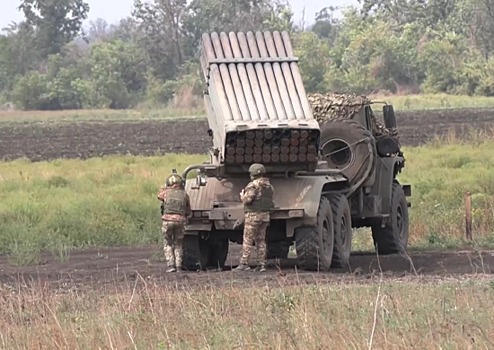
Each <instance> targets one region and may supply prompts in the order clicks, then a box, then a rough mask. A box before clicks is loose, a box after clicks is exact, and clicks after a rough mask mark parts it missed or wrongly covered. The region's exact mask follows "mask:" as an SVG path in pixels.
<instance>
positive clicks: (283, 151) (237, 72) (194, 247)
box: [182, 31, 410, 271]
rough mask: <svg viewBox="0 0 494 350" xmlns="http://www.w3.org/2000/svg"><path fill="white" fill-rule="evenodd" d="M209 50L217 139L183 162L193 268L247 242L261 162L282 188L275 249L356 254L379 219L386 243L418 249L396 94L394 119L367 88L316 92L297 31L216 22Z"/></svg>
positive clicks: (313, 264) (208, 101) (327, 258)
mask: <svg viewBox="0 0 494 350" xmlns="http://www.w3.org/2000/svg"><path fill="white" fill-rule="evenodd" d="M200 51H201V58H200V62H201V67H202V71H203V74H204V79H205V83H206V89H205V92H204V103H205V107H206V112H207V121H208V125H209V129H208V130H207V132H208V133H209V136H210V137H211V139H212V147H211V149H210V152H209V153H210V160H209V161H208V162H206V163H204V164H195V165H190V166H188V167H187V168H186V169H185V170H184V171H183V173H182V176H183V177H184V178H187V181H186V191H187V192H188V194H189V196H190V199H191V206H192V211H193V214H192V217H191V218H190V219H189V221H188V224H187V226H186V236H185V243H184V244H185V245H184V250H185V252H184V254H185V256H184V266H185V267H186V268H188V269H197V268H207V267H209V266H211V267H215V268H216V267H220V268H222V267H224V265H225V261H226V258H227V254H228V249H229V246H230V243H231V242H233V243H238V244H241V243H242V229H243V227H242V225H239V224H238V223H239V222H241V221H242V218H243V216H244V213H243V204H242V202H241V201H240V195H239V193H240V191H241V190H242V188H244V187H245V186H246V185H247V183H248V182H249V181H250V180H249V173H248V169H249V166H250V165H251V164H253V163H262V164H263V165H264V166H265V167H266V170H267V176H269V178H270V180H271V183H272V185H273V186H274V189H275V197H274V202H275V208H274V209H273V210H272V211H271V222H270V226H269V228H268V232H267V243H268V258H281V259H283V258H287V256H288V253H289V248H290V247H291V246H293V245H294V246H295V251H296V255H297V259H298V266H299V267H300V268H302V269H305V270H310V271H318V270H329V269H330V268H331V267H342V266H343V267H345V266H348V264H349V259H350V252H351V249H352V231H353V230H352V228H358V227H370V228H371V229H372V237H373V239H374V242H375V247H376V249H377V251H378V252H379V253H380V254H390V253H399V252H404V251H405V250H406V246H407V242H408V230H409V229H408V207H409V203H408V202H407V198H406V197H407V196H410V186H409V185H401V184H400V183H399V182H398V180H397V179H396V176H397V175H398V174H399V172H400V171H401V170H402V168H403V167H404V164H405V159H404V157H403V153H402V151H401V150H400V145H399V141H398V139H397V132H396V121H395V116H394V111H393V107H392V106H390V105H384V106H383V119H384V124H385V125H382V124H381V123H380V122H379V121H378V120H377V118H376V117H375V115H374V113H373V111H372V109H371V105H372V103H371V102H370V101H368V100H367V99H366V98H365V97H362V96H353V95H341V94H314V95H310V96H307V94H306V92H305V88H304V85H303V82H302V78H301V74H300V70H299V66H298V59H297V58H296V57H295V56H294V51H293V48H292V43H291V39H290V37H289V35H288V33H287V32H282V33H280V32H276V31H275V32H269V31H267V32H256V33H253V32H247V33H243V32H238V33H235V32H230V33H228V34H227V33H224V32H221V33H217V32H213V33H205V34H203V36H202V43H201V50H200ZM205 132H206V130H205ZM194 175H195V178H194Z"/></svg>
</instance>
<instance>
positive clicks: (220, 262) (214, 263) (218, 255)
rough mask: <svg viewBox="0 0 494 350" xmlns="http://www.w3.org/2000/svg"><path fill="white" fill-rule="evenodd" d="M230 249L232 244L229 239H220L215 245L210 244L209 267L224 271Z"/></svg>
mask: <svg viewBox="0 0 494 350" xmlns="http://www.w3.org/2000/svg"><path fill="white" fill-rule="evenodd" d="M229 247H230V242H229V241H228V240H227V239H220V240H218V241H216V242H214V243H212V242H211V243H209V247H208V250H209V256H208V262H207V267H211V268H215V269H217V268H220V269H224V268H225V262H226V258H227V257H228V249H229Z"/></svg>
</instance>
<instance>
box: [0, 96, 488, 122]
mask: <svg viewBox="0 0 494 350" xmlns="http://www.w3.org/2000/svg"><path fill="white" fill-rule="evenodd" d="M369 97H370V98H371V99H372V100H373V101H385V102H387V103H391V104H393V105H394V108H395V110H397V111H400V110H423V109H438V108H439V109H441V108H481V107H494V97H486V96H458V95H447V94H429V95H427V94H423V95H404V96H381V95H372V96H369ZM379 110H380V107H378V108H377V109H376V111H379ZM204 115H205V111H204V109H202V108H198V109H192V108H173V107H163V108H161V109H160V108H158V109H145V108H136V109H128V110H110V109H108V110H97V109H95V110H64V111H12V112H6V111H0V122H14V121H19V122H32V121H38V122H48V121H52V122H53V121H89V120H99V121H101V120H107V121H114V120H126V121H129V120H157V119H176V118H195V117H203V116H204Z"/></svg>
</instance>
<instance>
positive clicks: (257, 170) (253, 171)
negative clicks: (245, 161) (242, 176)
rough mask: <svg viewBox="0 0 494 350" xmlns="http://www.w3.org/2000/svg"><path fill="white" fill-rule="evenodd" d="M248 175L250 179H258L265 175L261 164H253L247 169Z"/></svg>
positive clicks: (264, 169)
mask: <svg viewBox="0 0 494 350" xmlns="http://www.w3.org/2000/svg"><path fill="white" fill-rule="evenodd" d="M249 173H250V176H251V177H258V176H260V175H263V174H266V168H265V167H264V165H262V164H259V163H254V164H252V165H251V166H250V167H249Z"/></svg>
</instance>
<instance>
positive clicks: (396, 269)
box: [0, 244, 494, 290]
mask: <svg viewBox="0 0 494 350" xmlns="http://www.w3.org/2000/svg"><path fill="white" fill-rule="evenodd" d="M240 249H241V246H240V245H237V244H231V246H230V252H229V256H228V259H227V266H228V267H226V268H225V270H224V271H187V272H180V273H173V274H167V273H165V269H166V265H165V263H164V262H163V261H162V258H161V257H160V253H161V252H160V247H159V246H158V245H152V246H146V247H121V248H104V249H103V248H101V249H89V250H83V251H73V252H71V254H70V258H69V259H68V260H67V261H65V262H59V261H57V260H55V259H54V258H53V256H52V255H51V254H48V253H47V254H44V255H43V256H42V262H41V264H39V265H36V266H28V267H16V266H13V265H11V264H9V261H8V258H7V257H5V256H2V257H0V282H1V283H2V284H3V285H8V286H15V285H19V283H21V284H25V285H31V284H33V283H34V284H39V283H41V284H43V285H44V286H49V287H53V288H56V289H59V290H68V289H70V290H73V289H80V288H91V289H98V288H115V287H129V286H132V285H133V284H135V283H137V282H139V281H142V282H145V283H148V282H149V283H159V284H162V285H167V286H183V287H185V286H187V288H189V287H192V286H195V287H201V288H204V287H207V286H221V285H244V286H259V285H279V284H282V285H291V284H297V285H300V284H301V283H302V284H325V283H326V284H327V283H351V282H357V283H366V282H371V281H375V279H376V278H378V277H379V278H381V277H384V278H385V279H403V278H419V279H420V278H422V279H424V278H425V279H441V280H444V279H448V278H456V279H458V278H462V276H464V277H467V275H470V276H471V275H475V276H484V277H486V276H487V277H488V278H491V277H492V274H493V273H494V251H445V252H414V253H409V256H408V257H404V256H400V255H388V256H380V257H377V256H376V255H375V254H372V253H358V252H357V253H354V254H353V255H352V257H351V259H350V265H351V266H350V269H348V268H346V269H332V270H331V271H329V272H307V271H302V270H298V269H297V267H296V259H293V258H290V259H287V260H282V261H275V260H270V263H269V269H268V271H266V272H265V273H257V272H253V271H246V272H234V271H231V268H232V267H235V266H237V264H238V259H239V254H240ZM251 262H252V263H254V261H251ZM381 271H382V274H381V273H380V272H381Z"/></svg>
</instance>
